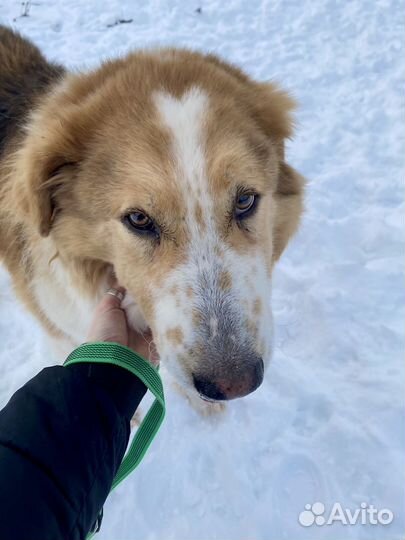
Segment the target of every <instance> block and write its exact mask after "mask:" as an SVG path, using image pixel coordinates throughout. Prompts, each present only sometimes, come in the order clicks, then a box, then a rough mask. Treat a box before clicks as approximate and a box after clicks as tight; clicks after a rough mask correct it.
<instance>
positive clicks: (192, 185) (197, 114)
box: [154, 87, 212, 234]
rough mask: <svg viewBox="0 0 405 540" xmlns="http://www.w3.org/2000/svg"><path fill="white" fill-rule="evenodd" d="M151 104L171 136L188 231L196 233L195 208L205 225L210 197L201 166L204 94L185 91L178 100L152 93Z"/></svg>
mask: <svg viewBox="0 0 405 540" xmlns="http://www.w3.org/2000/svg"><path fill="white" fill-rule="evenodd" d="M154 101H155V105H156V107H157V110H158V112H159V115H160V118H161V121H162V122H163V124H164V125H165V126H166V127H167V128H168V129H169V131H170V134H171V136H172V144H173V153H174V156H173V157H174V159H175V162H176V165H177V173H178V174H177V182H178V183H179V184H180V187H181V190H182V193H183V195H184V198H185V201H186V204H187V221H188V225H189V227H190V232H191V233H192V234H193V233H194V232H195V233H197V229H198V227H197V222H196V216H195V211H194V209H195V205H196V204H197V203H198V204H199V205H200V207H201V210H202V213H203V218H204V221H206V222H209V221H210V219H209V217H210V214H211V213H212V198H211V195H210V193H209V190H208V187H209V186H208V177H207V171H206V165H205V134H204V129H205V119H206V116H207V110H208V106H209V100H208V96H207V95H206V93H205V92H204V91H203V90H202V89H201V88H197V87H192V88H190V89H189V90H187V91H186V92H185V93H184V94H183V95H182V96H181V97H180V98H179V99H177V98H175V97H173V96H172V95H170V94H168V93H166V92H156V93H155V95H154Z"/></svg>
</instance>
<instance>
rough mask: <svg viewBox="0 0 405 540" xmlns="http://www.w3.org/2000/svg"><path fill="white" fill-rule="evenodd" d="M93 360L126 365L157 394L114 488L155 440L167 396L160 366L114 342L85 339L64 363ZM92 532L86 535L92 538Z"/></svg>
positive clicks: (138, 462)
mask: <svg viewBox="0 0 405 540" xmlns="http://www.w3.org/2000/svg"><path fill="white" fill-rule="evenodd" d="M83 362H92V363H98V364H112V365H115V366H119V367H121V368H124V369H127V370H128V371H130V372H131V373H133V374H134V375H136V376H137V377H138V378H139V379H141V381H142V382H143V383H144V384H145V386H147V387H148V388H149V390H150V391H151V392H152V394H153V395H154V396H155V400H154V402H153V403H152V406H151V407H150V409H149V411H148V412H147V414H146V416H145V418H144V419H143V420H142V423H141V425H140V426H139V428H138V429H137V432H136V434H135V436H134V438H133V440H132V442H131V444H130V446H129V449H128V451H127V453H126V454H125V456H124V459H123V460H122V463H121V465H120V467H119V469H118V471H117V474H116V475H115V478H114V480H113V483H112V487H111V491H112V490H113V489H114V488H116V487H117V486H118V484H119V483H120V482H122V481H123V480H124V479H125V478H126V477H127V476H128V475H129V474H130V473H131V472H132V471H133V470H134V469H135V468H136V467H137V466H138V465H139V464H140V462H141V461H142V458H143V457H144V455H145V454H146V451H147V450H148V448H149V446H150V444H151V442H152V441H153V439H154V437H155V435H156V433H157V432H158V430H159V428H160V425H161V424H162V422H163V418H164V416H165V411H166V408H165V396H164V392H163V385H162V380H161V378H160V375H159V372H158V370H157V368H155V367H154V366H152V364H150V363H149V362H147V361H146V360H145V359H144V358H142V356H140V355H139V354H137V353H135V352H134V351H133V350H132V349H129V348H128V347H125V346H124V345H120V344H118V343H111V342H96V343H85V344H84V345H81V346H80V347H78V348H77V349H75V350H74V351H73V352H72V353H71V354H70V355H69V356H68V358H67V360H66V361H65V363H64V365H65V366H67V365H69V364H78V363H83ZM92 536H93V534H91V535H90V536H88V537H87V538H91V537H92Z"/></svg>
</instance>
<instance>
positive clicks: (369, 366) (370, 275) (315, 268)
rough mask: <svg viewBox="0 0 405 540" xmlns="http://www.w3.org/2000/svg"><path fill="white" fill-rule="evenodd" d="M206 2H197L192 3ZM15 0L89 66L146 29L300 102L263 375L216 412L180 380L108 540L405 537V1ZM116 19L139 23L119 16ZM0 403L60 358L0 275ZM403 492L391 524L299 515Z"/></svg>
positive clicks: (109, 511) (0, 19) (142, 39)
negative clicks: (307, 520)
mask: <svg viewBox="0 0 405 540" xmlns="http://www.w3.org/2000/svg"><path fill="white" fill-rule="evenodd" d="M199 7H200V8H201V13H198V12H197V11H196V9H197V8H199ZM21 9H22V7H21V3H20V2H17V1H12V0H0V23H2V24H8V25H11V26H13V27H15V28H18V29H19V30H20V31H22V32H23V33H24V34H25V35H27V36H28V37H30V38H32V39H33V40H34V41H35V42H36V43H37V44H38V45H39V46H40V47H41V49H42V50H43V51H44V52H45V53H46V54H47V55H48V57H49V58H50V59H53V60H56V61H58V62H63V63H65V64H67V65H68V66H69V67H71V68H79V67H80V68H83V67H84V68H87V67H90V66H94V65H96V64H97V63H98V62H99V61H100V60H101V59H103V58H107V57H110V56H116V55H118V54H122V53H124V52H126V51H128V50H131V49H134V48H140V47H145V46H150V45H165V44H171V45H181V46H188V47H192V48H197V49H203V50H210V51H215V52H216V53H218V54H220V55H222V56H223V57H225V58H226V59H228V60H230V61H233V62H235V63H237V64H238V65H240V66H241V67H243V68H244V69H246V70H247V71H248V72H249V73H250V74H251V75H253V76H255V77H257V78H258V79H263V80H264V79H270V78H273V79H275V80H278V81H280V82H281V83H282V84H283V86H284V87H286V88H288V89H290V90H291V91H292V92H293V93H294V95H295V96H296V97H297V99H298V101H299V102H300V105H301V107H300V110H299V112H298V117H297V119H298V131H297V136H296V137H295V139H294V141H293V142H291V143H290V144H289V148H288V156H289V159H290V162H291V163H292V164H293V165H294V166H295V167H297V169H298V170H300V171H301V172H302V173H303V174H304V175H306V176H307V178H308V179H309V181H308V190H307V197H306V214H305V218H304V220H303V224H302V227H301V229H300V232H299V234H298V235H297V237H296V238H295V240H294V241H293V243H292V244H291V245H290V247H289V248H288V250H287V252H286V253H285V255H284V256H283V258H282V261H281V262H280V264H279V265H278V267H277V269H276V271H275V276H274V295H273V308H274V315H275V325H276V328H275V330H276V350H275V355H274V360H273V362H272V365H271V367H270V369H269V371H268V373H267V378H266V381H265V383H264V384H263V385H262V387H261V388H260V389H259V390H258V391H257V392H255V393H254V394H253V395H251V396H249V397H247V398H245V399H243V400H239V401H236V402H233V403H231V404H230V405H229V407H228V411H227V412H226V414H225V415H224V416H223V417H220V418H213V419H209V420H206V419H203V418H201V417H199V416H198V415H197V414H196V413H195V412H194V411H193V410H191V409H190V408H189V407H188V406H187V403H186V402H185V401H184V400H183V399H182V398H181V397H180V396H179V395H177V394H175V393H173V392H172V390H171V389H170V388H166V394H167V402H168V404H167V408H168V411H167V417H166V420H165V423H164V426H163V427H162V430H161V432H160V433H159V435H158V437H157V439H156V441H155V442H154V444H153V446H152V447H151V450H150V452H149V453H148V455H147V456H146V458H145V460H144V462H143V463H142V464H141V466H140V467H139V469H138V470H137V471H136V472H135V473H134V474H133V475H132V476H131V477H130V478H129V479H127V480H126V481H125V482H124V483H123V484H121V486H119V487H118V488H117V490H116V491H115V492H113V493H112V494H111V495H110V497H109V499H108V502H107V503H106V505H105V508H104V521H103V525H102V530H101V532H100V533H99V535H98V538H99V539H100V540H107V539H108V540H132V539H135V538H137V539H139V538H142V539H145V540H146V539H150V540H152V539H157V538H163V539H165V540H170V539H172V538H173V539H176V540H214V539H219V540H230V539H232V540H247V539H250V540H281V539H288V540H305V539H311V540H318V539H330V540H342V538H345V539H346V538H348V539H358V540H372V539H376V540H377V539H378V540H396V539H400V538H404V534H405V512H404V510H405V378H404V376H405V365H404V322H405V313H404V305H405V302H404V300H405V294H404V287H403V284H404V282H403V279H404V272H403V253H404V238H403V225H404V223H403V216H404V213H403V212H404V206H405V204H404V197H403V195H404V185H403V176H404V124H403V119H404V94H403V89H404V88H405V70H404V68H405V61H404V59H405V54H404V52H405V51H404V30H405V24H404V18H403V16H402V15H403V13H404V12H405V2H404V1H403V0H374V1H373V2H371V1H369V0H362V1H361V0H351V1H347V2H336V1H335V0H322V1H321V0H284V1H281V0H249V2H246V1H244V0H228V1H227V2H220V1H219V0H200V1H197V0H191V1H188V2H186V1H183V2H182V1H178V0H177V1H176V0H151V1H150V2H134V1H132V2H131V1H129V0H109V1H108V2H106V1H100V0H99V1H96V0H86V2H82V1H80V0H53V1H52V2H49V1H45V0H38V1H37V2H33V3H32V4H31V6H30V10H29V16H28V17H19V15H20V13H21ZM118 19H126V20H128V19H132V22H130V23H124V24H117V25H115V26H111V27H110V26H109V25H113V24H114V23H115V22H116V21H117V20H118ZM0 337H1V343H2V349H1V351H0V405H3V404H5V403H6V401H7V400H8V398H9V397H10V395H11V394H12V392H13V391H14V390H16V389H17V388H18V387H19V385H21V384H23V383H24V382H25V381H26V380H27V379H28V378H29V377H31V376H33V375H34V374H35V373H36V372H37V371H38V370H39V369H40V368H41V367H42V366H45V365H50V364H52V358H49V355H48V354H47V352H46V345H45V342H44V339H43V335H42V333H41V331H40V330H39V328H38V326H37V324H36V322H35V321H34V320H33V319H32V318H31V317H30V316H29V315H27V313H26V312H25V311H24V310H23V309H22V307H21V306H20V305H19V304H18V303H16V301H15V299H14V297H13V296H12V293H11V292H10V281H9V279H8V277H7V275H6V273H5V271H4V270H2V271H1V273H0ZM316 501H319V502H322V503H324V504H325V506H326V507H327V508H330V507H331V506H332V504H333V503H334V502H340V503H341V504H342V506H343V507H347V508H350V509H356V508H359V507H360V503H361V502H366V503H367V504H373V505H374V506H375V507H377V508H379V509H381V508H388V509H390V510H391V511H392V512H393V513H394V519H393V521H392V523H391V524H389V525H361V524H358V525H356V526H343V525H341V524H339V523H334V524H332V525H324V526H317V525H313V526H312V527H308V528H305V527H302V526H301V525H300V524H299V523H298V515H299V513H300V512H301V511H302V510H304V507H305V504H307V503H314V502H316Z"/></svg>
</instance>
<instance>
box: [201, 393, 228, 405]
mask: <svg viewBox="0 0 405 540" xmlns="http://www.w3.org/2000/svg"><path fill="white" fill-rule="evenodd" d="M198 395H199V396H200V398H201V399H202V400H203V401H206V402H207V403H222V402H223V401H224V400H223V399H213V398H209V397H207V396H204V394H200V392H198Z"/></svg>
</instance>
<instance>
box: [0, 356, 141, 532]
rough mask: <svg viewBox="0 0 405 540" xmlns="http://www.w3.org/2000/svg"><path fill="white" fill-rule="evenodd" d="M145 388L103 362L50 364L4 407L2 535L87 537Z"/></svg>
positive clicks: (0, 432)
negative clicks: (51, 365) (53, 365)
mask: <svg viewBox="0 0 405 540" xmlns="http://www.w3.org/2000/svg"><path fill="white" fill-rule="evenodd" d="M145 392H146V387H145V386H144V384H143V383H142V382H141V381H140V380H139V379H137V378H136V377H135V376H134V375H132V374H130V373H128V372H127V371H126V370H124V369H122V368H120V367H116V366H112V365H102V364H75V365H70V366H67V367H61V366H55V367H51V368H46V369H44V370H43V371H41V372H40V373H39V374H38V375H37V376H36V377H34V378H33V379H31V381H29V382H28V383H27V384H26V385H25V386H23V387H22V388H21V389H20V390H18V391H17V392H16V393H15V394H14V395H13V397H12V398H11V399H10V401H9V403H8V404H7V405H6V407H5V408H4V409H3V410H2V411H1V412H0V539H1V540H36V539H38V540H39V539H41V540H48V539H49V540H61V539H66V540H67V539H69V540H79V539H80V540H81V539H84V538H85V537H86V535H87V533H88V532H89V531H90V529H91V528H92V527H93V525H94V523H95V521H96V519H97V516H98V514H99V511H100V509H101V508H102V505H103V503H104V501H105V499H106V498H107V495H108V493H109V491H110V488H111V484H112V481H113V478H114V476H115V474H116V472H117V470H118V467H119V465H120V463H121V461H122V458H123V456H124V453H125V449H126V446H127V443H128V439H129V434H130V424H129V422H130V419H131V417H132V415H133V413H134V411H135V409H136V407H137V406H138V404H139V402H140V401H141V399H142V397H143V395H144V394H145Z"/></svg>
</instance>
